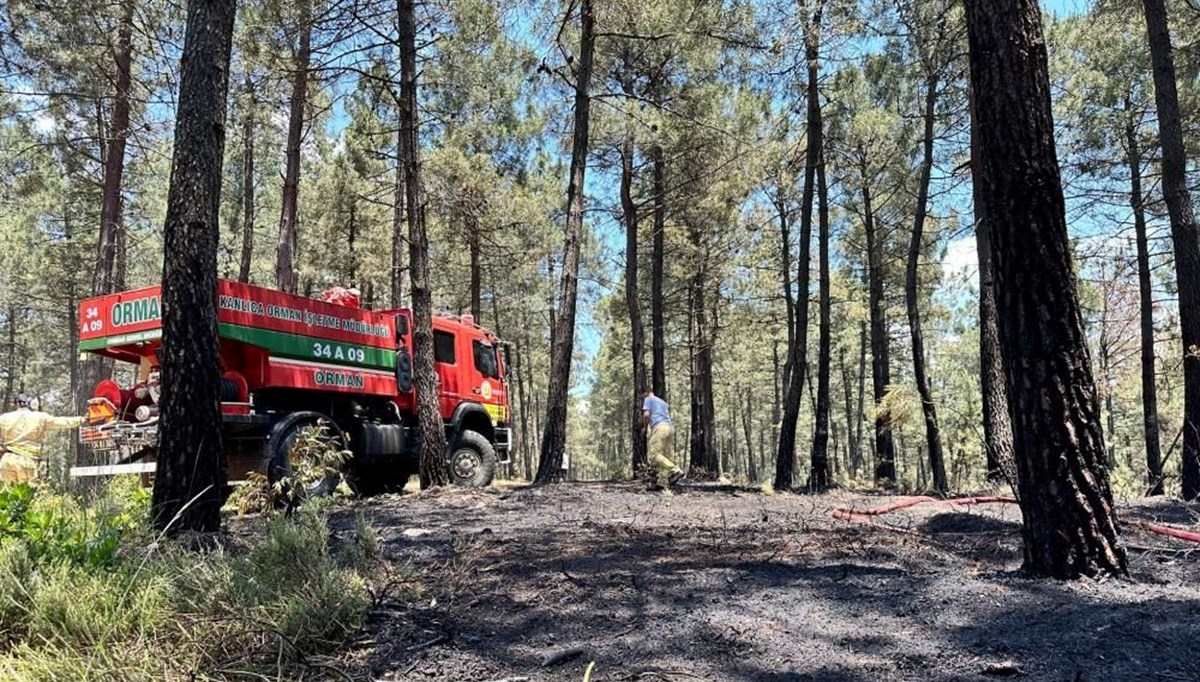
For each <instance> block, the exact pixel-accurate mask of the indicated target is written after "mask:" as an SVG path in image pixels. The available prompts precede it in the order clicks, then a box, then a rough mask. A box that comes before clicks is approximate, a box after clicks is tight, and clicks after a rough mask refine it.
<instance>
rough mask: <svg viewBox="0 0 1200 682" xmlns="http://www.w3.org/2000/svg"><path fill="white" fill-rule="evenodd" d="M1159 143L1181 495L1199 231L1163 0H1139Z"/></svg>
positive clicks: (1191, 486)
mask: <svg viewBox="0 0 1200 682" xmlns="http://www.w3.org/2000/svg"><path fill="white" fill-rule="evenodd" d="M1142 6H1143V7H1144V9H1145V13H1146V30H1147V33H1148V35H1149V39H1150V63H1151V66H1152V67H1153V71H1154V101H1155V103H1156V105H1157V107H1158V131H1159V141H1160V144H1161V145H1162V193H1163V199H1164V200H1165V201H1166V204H1167V213H1168V214H1169V215H1170V217H1171V241H1172V243H1173V244H1174V247H1175V279H1176V282H1177V285H1178V291H1179V331H1180V334H1181V336H1182V341H1183V450H1182V454H1183V462H1182V465H1181V470H1182V479H1183V498H1184V499H1185V500H1194V499H1196V498H1197V497H1200V243H1198V242H1197V240H1198V239H1200V233H1197V230H1196V214H1195V212H1194V210H1193V207H1192V197H1191V194H1190V193H1189V189H1188V184H1187V151H1186V147H1185V146H1184V141H1183V124H1182V121H1181V116H1180V113H1179V95H1178V93H1177V91H1176V86H1175V57H1174V55H1173V54H1172V47H1171V31H1170V28H1169V27H1168V23H1167V7H1166V2H1164V0H1142Z"/></svg>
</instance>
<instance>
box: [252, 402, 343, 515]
mask: <svg viewBox="0 0 1200 682" xmlns="http://www.w3.org/2000/svg"><path fill="white" fill-rule="evenodd" d="M265 449H266V452H265V453H264V454H265V455H266V459H267V462H268V463H267V481H268V482H269V483H270V484H271V486H272V488H274V489H275V491H276V492H277V493H278V496H279V500H280V502H281V503H282V504H283V505H285V506H288V507H292V506H295V505H296V504H298V503H300V502H302V501H304V500H305V499H308V498H312V497H324V496H326V495H331V494H332V493H333V491H334V489H336V488H337V486H338V483H339V482H341V480H342V475H341V472H340V469H341V468H342V467H343V466H344V465H345V461H344V458H345V440H344V438H343V437H342V432H341V429H339V428H338V427H337V425H335V424H334V423H333V421H332V420H331V419H329V418H328V417H326V416H324V415H321V414H319V413H317V412H296V413H294V414H290V415H288V416H287V417H285V418H283V419H282V420H280V421H279V422H278V423H277V424H275V426H274V428H272V429H271V436H270V438H268V439H267V444H266V448H265Z"/></svg>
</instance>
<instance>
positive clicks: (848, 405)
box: [838, 346, 858, 478]
mask: <svg viewBox="0 0 1200 682" xmlns="http://www.w3.org/2000/svg"><path fill="white" fill-rule="evenodd" d="M838 374H839V375H840V376H841V380H842V406H843V407H844V408H845V411H844V413H843V416H844V418H845V420H846V472H847V473H849V475H850V476H849V477H850V478H856V477H857V476H858V469H857V468H856V466H857V465H856V463H855V462H856V459H857V458H856V457H855V455H854V452H855V449H856V447H857V443H855V442H854V397H853V394H852V393H851V392H850V372H849V370H847V369H846V349H845V348H842V347H841V346H839V347H838Z"/></svg>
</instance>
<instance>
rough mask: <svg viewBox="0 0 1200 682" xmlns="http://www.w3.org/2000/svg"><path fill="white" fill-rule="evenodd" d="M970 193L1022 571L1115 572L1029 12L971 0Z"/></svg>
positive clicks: (1100, 443) (1033, 17)
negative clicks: (1003, 400)
mask: <svg viewBox="0 0 1200 682" xmlns="http://www.w3.org/2000/svg"><path fill="white" fill-rule="evenodd" d="M966 18H967V29H968V30H967V32H968V38H969V45H970V63H971V87H972V96H973V98H974V113H975V120H974V122H973V123H974V127H975V135H974V139H973V143H974V145H975V146H976V150H975V155H974V159H975V161H976V163H977V167H976V169H975V178H974V179H975V182H976V183H978V185H979V187H980V190H979V191H978V192H977V194H976V199H977V200H978V201H980V202H981V208H982V209H983V214H984V216H986V226H987V229H988V231H989V233H990V235H991V238H992V248H993V252H992V256H993V258H994V261H993V263H994V266H995V270H994V276H995V284H994V287H995V291H996V292H997V293H998V294H999V295H998V296H997V307H996V312H997V317H998V325H997V327H998V329H999V332H1000V347H1001V352H1002V357H1003V359H1004V369H1005V379H1006V385H1007V387H1008V400H1009V412H1010V414H1011V415H1012V418H1013V434H1014V441H1013V450H1014V456H1015V457H1014V459H1015V461H1016V469H1017V484H1018V489H1019V490H1020V503H1021V513H1022V517H1023V519H1024V523H1023V524H1022V534H1023V536H1024V540H1025V543H1024V545H1025V567H1026V568H1027V569H1028V570H1030V571H1032V572H1034V573H1037V574H1043V575H1049V576H1054V577H1060V578H1071V577H1076V576H1080V575H1095V574H1103V573H1114V574H1124V573H1125V572H1126V563H1125V562H1126V558H1125V550H1124V548H1123V547H1122V545H1121V543H1120V540H1119V538H1118V536H1117V526H1116V517H1115V514H1114V510H1113V506H1112V493H1111V491H1110V489H1109V485H1108V473H1107V471H1106V470H1105V468H1104V464H1103V460H1104V439H1103V437H1102V435H1101V431H1100V427H1099V419H1100V414H1099V412H1100V410H1099V404H1098V400H1097V394H1096V385H1095V382H1094V380H1093V378H1092V370H1091V362H1090V361H1089V358H1088V351H1087V340H1086V338H1085V335H1084V329H1083V318H1082V314H1081V312H1080V307H1079V301H1078V297H1077V294H1076V289H1075V274H1074V272H1073V269H1072V267H1073V266H1072V254H1071V244H1070V241H1069V239H1068V237H1067V225H1066V208H1065V202H1064V199H1063V191H1062V180H1061V177H1060V175H1059V167H1058V159H1057V155H1056V152H1055V148H1054V134H1053V122H1052V116H1051V110H1050V78H1049V73H1048V71H1049V70H1048V67H1047V60H1046V45H1045V42H1044V39H1043V37H1042V19H1041V8H1040V6H1039V3H1037V2H1034V1H1033V0H990V1H989V2H984V1H983V0H968V2H967V3H966Z"/></svg>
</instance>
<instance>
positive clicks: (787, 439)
mask: <svg viewBox="0 0 1200 682" xmlns="http://www.w3.org/2000/svg"><path fill="white" fill-rule="evenodd" d="M815 23H816V24H817V25H820V10H819V9H818V10H817V18H816V21H815ZM806 28H809V27H807V26H806ZM806 40H807V39H806ZM814 50H815V47H814V48H811V49H810V48H808V47H806V50H805V52H806V55H809V56H810V61H811V55H812V54H814ZM809 100H810V101H809V103H808V106H809V116H810V118H811V117H812V108H813V107H814V106H815V107H818V108H819V107H820V103H819V102H814V101H812V98H811V97H810V98H809ZM820 154H821V150H820V148H819V145H814V144H809V145H808V148H807V150H806V151H805V164H804V165H805V168H804V190H803V194H801V197H800V249H799V253H798V255H797V259H796V260H797V262H796V318H795V332H794V334H792V335H790V339H789V340H790V341H791V343H790V347H789V348H788V356H789V358H788V359H789V361H790V362H791V365H792V372H791V376H789V377H787V382H786V384H787V385H786V386H785V391H786V393H787V400H786V402H785V403H784V409H783V421H782V423H781V424H780V426H779V450H778V452H777V453H776V456H775V480H774V482H773V484H772V485H773V486H774V488H775V489H776V490H786V489H788V488H791V487H792V485H793V484H794V482H795V481H794V478H795V471H796V426H797V422H798V421H799V419H800V402H801V400H802V398H803V392H804V370H805V367H806V366H807V363H808V284H809V279H810V272H809V266H810V263H809V261H810V257H809V256H810V251H811V242H812V223H813V195H814V189H815V184H816V180H817V178H816V175H817V172H816V171H817V166H818V165H819V163H820V160H821V157H820ZM785 373H786V372H785Z"/></svg>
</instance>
